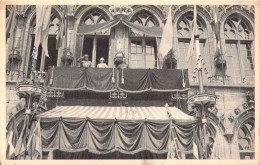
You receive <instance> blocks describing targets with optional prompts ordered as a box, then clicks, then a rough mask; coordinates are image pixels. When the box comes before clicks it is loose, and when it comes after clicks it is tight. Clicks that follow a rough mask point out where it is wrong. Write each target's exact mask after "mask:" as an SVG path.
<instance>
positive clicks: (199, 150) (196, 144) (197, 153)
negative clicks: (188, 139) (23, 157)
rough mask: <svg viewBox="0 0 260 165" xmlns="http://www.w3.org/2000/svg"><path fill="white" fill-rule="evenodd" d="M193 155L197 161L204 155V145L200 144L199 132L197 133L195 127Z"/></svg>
mask: <svg viewBox="0 0 260 165" xmlns="http://www.w3.org/2000/svg"><path fill="white" fill-rule="evenodd" d="M192 144H193V155H194V158H195V159H200V158H201V153H202V145H201V143H200V140H199V137H198V134H197V132H196V131H195V127H194V128H193V142H192Z"/></svg>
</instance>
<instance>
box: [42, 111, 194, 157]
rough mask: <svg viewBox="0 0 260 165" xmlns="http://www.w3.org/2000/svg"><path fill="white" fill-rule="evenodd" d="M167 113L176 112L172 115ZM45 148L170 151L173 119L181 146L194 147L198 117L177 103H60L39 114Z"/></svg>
mask: <svg viewBox="0 0 260 165" xmlns="http://www.w3.org/2000/svg"><path fill="white" fill-rule="evenodd" d="M167 113H170V114H172V118H171V119H170V118H169V117H168V115H167ZM37 119H38V120H40V127H41V139H42V149H43V151H53V150H57V149H58V150H59V151H65V152H80V151H85V150H88V151H90V152H91V153H94V154H106V153H112V152H115V151H119V152H120V153H125V154H135V153H138V152H141V151H146V150H148V151H150V152H152V153H166V152H168V151H169V148H170V145H169V144H170V143H171V141H172V136H171V135H172V122H174V123H175V124H174V125H173V126H174V127H175V128H176V130H177V131H176V134H177V137H178V138H176V140H177V142H178V147H179V149H180V150H181V151H187V150H190V149H191V145H192V140H193V139H192V137H193V135H192V127H193V126H192V125H193V124H194V123H196V120H195V119H194V117H192V116H189V115H187V114H185V113H183V112H181V111H180V110H178V109H177V108H175V107H168V108H165V107H97V106H93V107H84V106H72V107H66V106H61V107H57V108H55V109H53V110H51V111H48V112H45V113H42V114H40V115H38V116H37Z"/></svg>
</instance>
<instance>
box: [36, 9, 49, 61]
mask: <svg viewBox="0 0 260 165" xmlns="http://www.w3.org/2000/svg"><path fill="white" fill-rule="evenodd" d="M50 15H51V6H49V5H36V34H35V42H34V48H35V50H34V52H33V53H34V55H33V58H34V59H35V60H37V57H38V48H39V45H40V44H41V45H42V50H43V52H44V53H45V56H47V57H49V53H48V34H49V24H50Z"/></svg>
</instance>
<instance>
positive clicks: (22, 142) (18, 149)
mask: <svg viewBox="0 0 260 165" xmlns="http://www.w3.org/2000/svg"><path fill="white" fill-rule="evenodd" d="M26 111H27V110H26ZM29 118H30V116H29V115H27V114H26V116H25V119H24V125H23V129H22V132H21V134H20V137H19V139H18V141H17V144H16V146H15V151H14V155H15V156H18V155H23V154H25V151H26V138H27V135H28V132H29V130H28V126H29V120H30V119H29Z"/></svg>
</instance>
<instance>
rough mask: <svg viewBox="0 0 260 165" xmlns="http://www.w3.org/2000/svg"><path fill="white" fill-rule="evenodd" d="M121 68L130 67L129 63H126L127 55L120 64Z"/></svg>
mask: <svg viewBox="0 0 260 165" xmlns="http://www.w3.org/2000/svg"><path fill="white" fill-rule="evenodd" d="M119 68H121V69H125V68H128V65H127V63H126V58H125V57H124V58H123V61H122V63H121V64H119Z"/></svg>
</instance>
